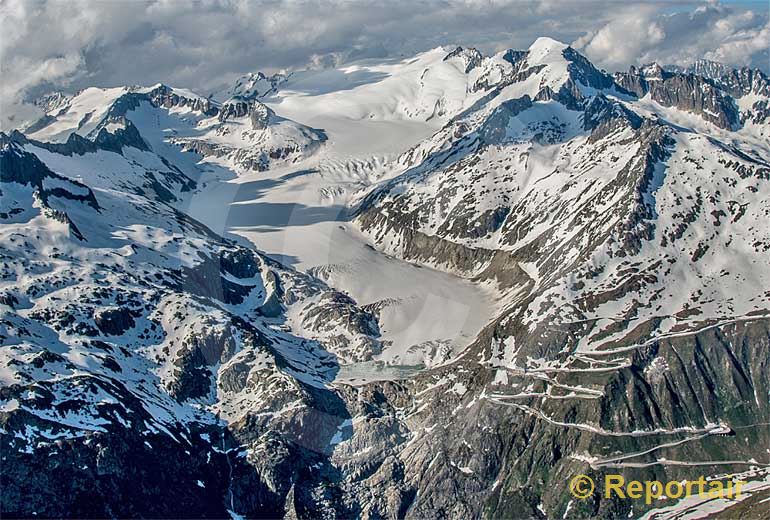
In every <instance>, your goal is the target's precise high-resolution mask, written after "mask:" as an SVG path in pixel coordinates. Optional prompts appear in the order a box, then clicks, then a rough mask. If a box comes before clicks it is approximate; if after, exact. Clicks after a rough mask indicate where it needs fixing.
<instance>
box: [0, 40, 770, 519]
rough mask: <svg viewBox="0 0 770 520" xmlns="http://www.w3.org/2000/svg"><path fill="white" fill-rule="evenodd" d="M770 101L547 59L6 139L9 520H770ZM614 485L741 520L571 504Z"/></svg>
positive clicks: (704, 82) (293, 88)
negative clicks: (702, 483)
mask: <svg viewBox="0 0 770 520" xmlns="http://www.w3.org/2000/svg"><path fill="white" fill-rule="evenodd" d="M768 102H770V80H768V77H767V76H766V75H765V73H763V72H762V71H759V70H750V69H747V68H744V69H729V68H728V67H725V66H723V65H719V64H713V63H700V64H696V66H694V67H692V68H682V69H678V68H672V67H662V66H659V65H657V64H651V65H644V66H640V67H633V68H631V69H630V70H629V71H627V72H617V73H615V74H610V73H608V72H606V71H603V70H600V69H598V68H596V67H595V66H594V65H593V64H592V63H591V62H590V61H589V60H588V59H587V58H586V57H584V56H582V55H581V54H580V53H579V52H577V51H576V50H575V49H573V48H571V47H570V46H568V45H565V44H562V43H560V42H557V41H554V40H552V39H549V38H539V39H538V40H536V41H535V42H534V43H533V44H532V46H530V47H529V48H528V49H526V50H507V51H504V52H500V53H498V54H496V55H493V56H484V55H483V54H482V53H480V52H479V51H478V50H476V49H472V48H463V47H457V48H455V49H435V50H433V51H428V52H426V53H423V54H420V55H418V56H415V57H413V58H409V59H405V60H403V61H400V62H396V63H394V62H393V61H392V60H389V61H384V62H377V61H376V60H375V61H372V60H367V61H363V62H356V63H353V64H350V65H346V66H344V67H341V68H338V69H329V70H316V71H300V72H296V73H292V74H289V75H275V76H272V77H268V76H266V75H264V74H261V73H253V74H248V75H246V76H244V77H243V78H241V79H240V80H238V81H237V83H236V84H235V85H234V86H233V87H232V88H230V89H226V90H225V91H223V92H222V93H220V94H216V95H212V96H201V95H198V94H195V93H193V92H190V91H188V90H185V89H179V88H172V87H168V86H165V85H155V86H152V87H117V88H108V89H103V88H90V89H85V90H83V91H81V92H78V93H75V94H74V95H71V96H70V95H65V94H61V93H58V94H52V95H50V96H47V97H45V98H44V99H41V100H40V102H39V106H40V107H42V108H43V109H44V110H45V111H46V115H45V116H44V117H43V118H42V119H41V120H39V121H37V122H35V123H33V124H32V125H30V126H28V127H26V128H24V129H20V130H19V131H13V132H11V133H10V134H0V443H1V444H0V456H1V457H2V465H1V466H0V468H1V471H0V508H1V510H2V514H3V515H4V516H8V517H100V518H106V517H109V518H115V517H119V518H123V517H175V518H181V517H185V518H191V517H194V518H198V517H201V518H202V517H213V518H227V517H229V518H252V517H254V518H257V517H267V518H275V517H289V518H321V517H323V518H355V517H363V518H385V517H387V518H482V517H488V518H567V519H569V518H621V517H622V518H643V517H647V518H651V517H652V516H651V515H655V514H657V515H660V516H657V517H656V518H677V517H679V516H677V515H682V514H686V513H687V514H689V513H693V512H701V513H703V514H706V512H707V513H718V512H720V511H721V512H722V514H727V515H730V514H731V512H738V511H741V510H749V508H750V509H751V510H752V511H757V510H759V511H762V504H763V503H765V502H766V497H767V494H768V492H769V491H768V490H770V473H769V471H770V452H768V450H767V446H770V427H768V424H770V386H768V381H770V290H768V288H770V231H768V227H767V225H766V222H767V219H768V216H770V203H768V200H770V144H768V143H769V142H768V129H770V121H769V120H768V115H770V112H768ZM276 194H278V195H276ZM271 196H272V197H276V198H270V197H271ZM280 197H285V198H280ZM223 213H224V214H226V217H225V218H221V214H223ZM317 229H321V230H323V234H322V235H321V238H320V239H319V237H318V235H315V234H313V230H317ZM276 237H278V238H276ZM321 250H323V251H324V252H323V254H321V253H319V251H321ZM326 250H328V252H327V251H326ZM350 251H354V252H355V255H357V256H354V257H350V256H345V255H351V253H350ZM303 255H305V256H303ZM319 257H320V258H321V260H318V258H319ZM351 258H352V259H351ZM380 279H384V280H385V282H384V283H379V284H378V283H377V282H378V280H380ZM421 284H422V285H421ZM412 286H413V287H412ZM482 290H483V295H482V296H483V297H481V296H479V297H478V299H477V300H473V302H474V303H473V304H472V305H471V304H470V303H468V304H467V305H466V306H465V307H463V306H462V305H459V304H458V301H457V300H462V302H470V301H471V297H475V296H474V295H477V293H476V292H474V291H482ZM452 291H456V292H457V293H458V294H459V296H457V297H456V299H455V300H453V299H452V298H451V297H450V296H451V295H450V296H447V294H448V293H451V292H452ZM460 291H463V292H460ZM420 297H423V298H424V299H422V300H421V299H420ZM485 298H486V299H485ZM414 302H419V305H415V304H414ZM462 302H461V303H462ZM483 302H486V303H488V305H487V306H485V307H481V305H482V303H483ZM479 308H481V310H480V311H479ZM458 309H459V311H458ZM458 321H459V322H462V323H459V324H457V323H455V322H458ZM447 331H451V332H447ZM617 473H620V474H622V475H623V476H624V477H625V478H626V479H628V480H631V479H636V480H657V481H660V482H667V481H672V480H676V481H684V480H695V479H697V478H698V477H699V476H705V477H707V478H711V479H719V480H724V479H730V478H740V479H742V480H745V481H747V482H748V484H747V486H746V490H747V497H748V498H747V500H746V501H745V502H730V501H714V500H710V499H708V497H704V498H702V499H700V501H698V500H697V499H696V500H694V501H692V500H691V501H681V502H674V501H670V500H669V501H663V500H658V501H655V502H653V503H649V504H646V503H644V501H638V500H636V501H634V500H623V499H619V498H612V499H607V498H606V497H605V496H604V495H603V494H602V493H601V489H600V488H597V489H596V491H595V492H594V493H593V494H592V495H591V496H589V497H588V498H587V499H584V500H578V499H576V498H575V497H573V496H571V495H570V493H569V482H570V480H571V479H572V477H574V476H575V475H579V474H585V475H588V476H590V477H592V478H593V479H594V480H595V481H596V482H600V481H602V479H603V477H604V476H605V475H607V474H617ZM763 500H764V502H762V501H763ZM736 508H743V509H736ZM645 515H647V516H645Z"/></svg>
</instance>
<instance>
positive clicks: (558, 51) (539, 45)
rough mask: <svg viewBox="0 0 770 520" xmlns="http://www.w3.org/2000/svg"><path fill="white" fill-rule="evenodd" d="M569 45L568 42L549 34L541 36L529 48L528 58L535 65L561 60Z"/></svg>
mask: <svg viewBox="0 0 770 520" xmlns="http://www.w3.org/2000/svg"><path fill="white" fill-rule="evenodd" d="M568 47H569V45H567V44H566V43H562V42H560V41H558V40H554V39H553V38H549V37H547V36H541V37H540V38H538V39H536V40H535V41H534V42H532V45H530V46H529V48H528V49H527V50H528V52H529V55H528V59H529V60H530V63H531V64H533V65H535V64H538V63H553V62H554V61H561V60H563V59H564V57H563V53H564V51H565V50H566V49H567V48H568Z"/></svg>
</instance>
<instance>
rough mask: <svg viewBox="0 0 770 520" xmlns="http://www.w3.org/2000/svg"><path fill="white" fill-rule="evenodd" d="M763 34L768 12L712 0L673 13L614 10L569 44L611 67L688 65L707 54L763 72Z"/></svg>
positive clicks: (765, 49) (765, 56)
mask: <svg viewBox="0 0 770 520" xmlns="http://www.w3.org/2000/svg"><path fill="white" fill-rule="evenodd" d="M753 5H754V7H756V6H757V4H753ZM768 32H769V29H768V13H767V11H765V12H761V13H760V12H757V11H753V10H750V9H737V8H734V7H727V6H723V5H720V4H718V3H715V2H710V3H707V4H703V5H700V6H699V7H697V8H696V9H693V10H692V11H682V12H676V13H665V12H660V11H658V10H656V9H653V8H652V7H651V6H648V7H647V8H642V9H640V10H637V11H636V12H624V13H622V14H619V15H618V16H616V17H614V18H612V19H610V20H609V21H608V22H606V23H605V24H604V25H603V26H602V27H600V28H599V29H598V30H596V31H594V32H589V33H588V34H586V35H585V36H584V37H582V38H579V39H578V40H576V41H575V43H574V45H575V47H576V48H578V49H579V50H581V51H582V52H584V53H585V54H586V55H587V56H588V57H589V58H590V59H592V60H593V61H595V62H596V63H597V64H599V65H602V66H605V67H607V68H610V69H614V68H623V67H627V66H628V65H631V64H634V63H647V62H650V61H657V62H659V63H663V64H679V65H687V64H689V63H691V62H692V61H694V60H696V59H699V58H704V57H706V58H709V59H714V60H717V61H722V62H724V63H726V64H728V65H733V66H743V65H748V66H752V67H761V68H764V69H765V70H767V69H768V47H769V46H770V42H768Z"/></svg>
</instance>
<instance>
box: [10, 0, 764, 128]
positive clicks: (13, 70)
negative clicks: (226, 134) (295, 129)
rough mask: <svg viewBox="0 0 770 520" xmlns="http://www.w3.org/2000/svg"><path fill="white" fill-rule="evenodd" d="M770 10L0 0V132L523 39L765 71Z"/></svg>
mask: <svg viewBox="0 0 770 520" xmlns="http://www.w3.org/2000/svg"><path fill="white" fill-rule="evenodd" d="M768 11H770V2H768V0H758V1H727V0H723V1H722V2H717V1H710V2H693V1H676V0H668V1H661V0H658V1H636V2H634V1H609V0H606V1H603V2H595V1H593V0H532V1H522V0H463V1H460V0H457V1H455V0H441V1H439V0H435V1H415V0H378V1H368V0H357V1H353V0H320V1H307V0H306V1H297V0H282V1H270V0H264V1H263V0H259V1H258V0H220V1H214V0H211V1H204V0H201V1H196V2H193V1H187V0H151V1H144V0H52V1H47V2H44V1H35V0H0V96H1V97H0V125H2V127H4V128H8V127H11V126H15V124H14V123H13V122H11V123H9V119H12V118H15V119H14V120H15V121H16V123H18V121H19V120H20V119H21V118H27V117H29V107H25V106H24V105H22V104H21V102H22V101H23V100H25V99H29V98H30V97H34V96H37V95H40V94H41V93H44V92H46V91H50V90H55V89H62V90H65V91H72V90H76V89H78V88H82V87H85V86H90V85H97V86H114V85H125V84H143V85H149V84H154V83H157V82H164V83H168V84H171V85H174V86H180V87H187V88H191V89H193V90H197V91H199V92H201V93H207V92H209V91H211V90H213V89H215V88H217V87H219V86H221V85H224V84H228V83H229V82H231V81H232V80H233V79H234V78H236V77H237V76H239V75H240V74H242V73H244V72H248V71H254V70H266V71H277V70H282V69H289V70H291V69H298V68H306V67H320V66H328V65H329V64H334V63H340V62H345V61H349V60H353V59H356V58H362V57H385V56H388V57H393V56H402V55H411V54H413V53H415V52H418V51H422V50H426V49H430V48H433V47H436V46H439V45H451V44H462V45H463V46H475V47H477V48H479V49H480V50H482V51H484V52H487V53H489V52H494V51H498V50H503V49H506V48H526V47H527V46H528V45H529V44H530V43H531V42H532V41H533V40H534V39H535V38H536V37H538V36H541V35H546V36H551V37H553V38H556V39H558V40H561V41H564V42H567V43H571V44H572V45H573V46H574V47H576V48H577V49H579V50H580V51H581V52H583V53H584V54H586V55H587V56H588V57H589V58H590V59H591V60H592V61H593V62H594V63H595V64H597V65H598V66H601V67H604V68H606V69H608V70H617V69H622V68H626V67H627V66H628V65H630V64H633V63H644V62H649V61H653V60H655V61H659V62H661V63H677V64H686V63H688V62H690V61H692V60H693V59H697V58H704V57H705V58H710V59H715V60H719V61H723V62H725V63H729V64H731V65H736V66H740V65H751V66H755V67H760V68H762V69H764V70H765V71H768V70H770V65H769V63H768V62H769V60H770V58H769V57H768V47H770V22H769V21H768Z"/></svg>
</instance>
